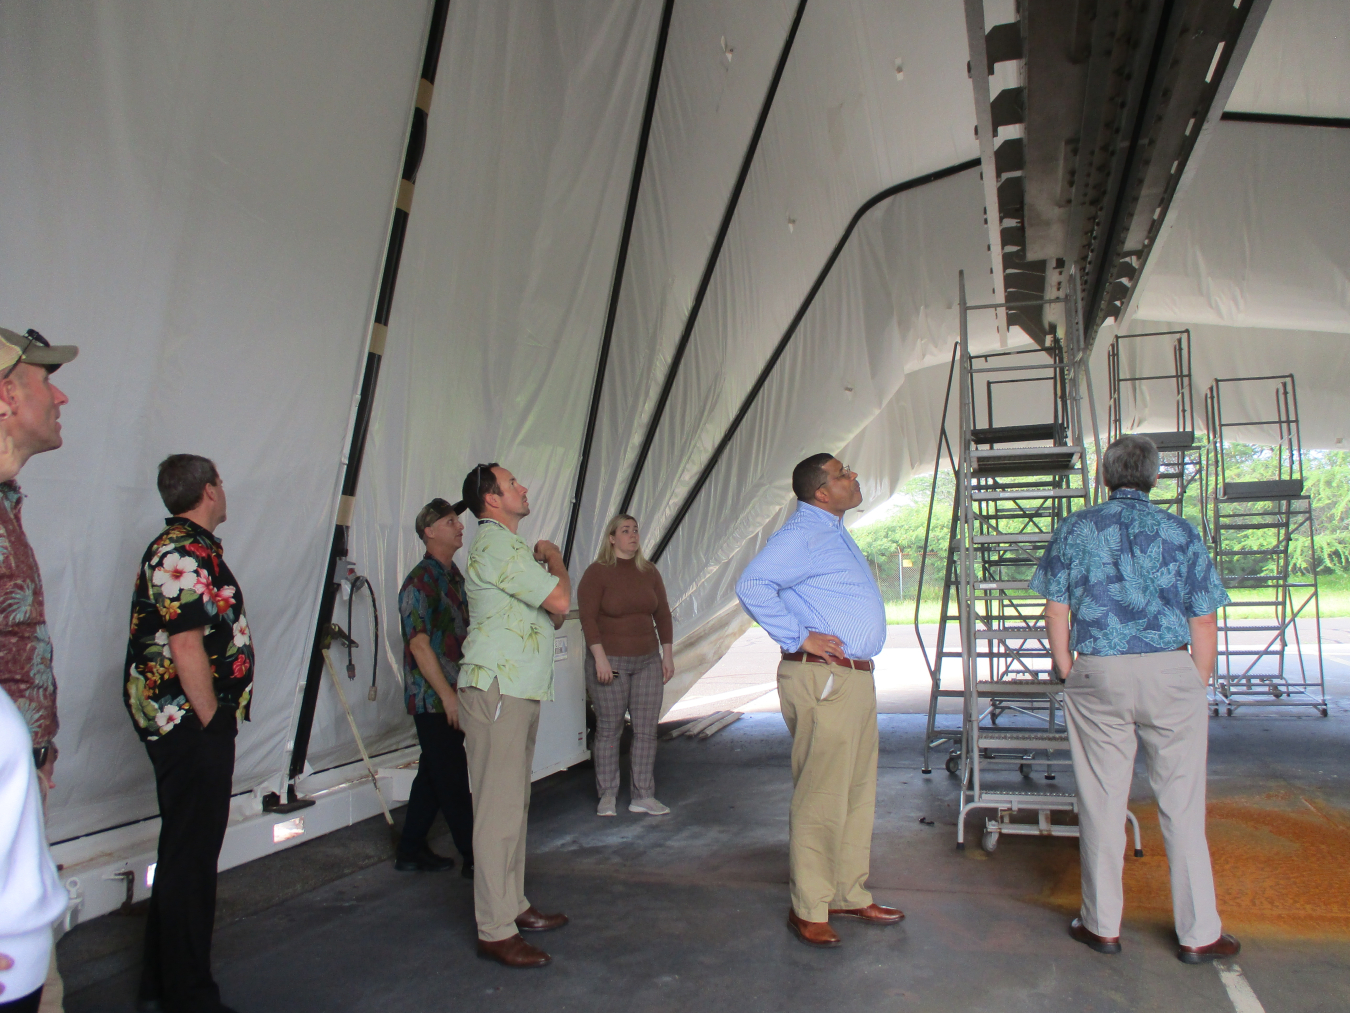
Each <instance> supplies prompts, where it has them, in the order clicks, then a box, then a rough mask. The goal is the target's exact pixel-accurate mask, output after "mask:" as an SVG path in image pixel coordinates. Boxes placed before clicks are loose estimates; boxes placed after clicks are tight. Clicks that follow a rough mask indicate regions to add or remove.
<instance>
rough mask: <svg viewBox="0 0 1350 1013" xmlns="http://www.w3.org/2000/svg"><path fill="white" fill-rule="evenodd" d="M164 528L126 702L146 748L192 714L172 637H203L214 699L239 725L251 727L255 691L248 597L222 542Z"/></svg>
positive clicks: (187, 524)
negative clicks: (176, 664)
mask: <svg viewBox="0 0 1350 1013" xmlns="http://www.w3.org/2000/svg"><path fill="white" fill-rule="evenodd" d="M165 523H166V524H167V525H168V527H166V528H165V529H164V531H163V532H161V533H160V536H159V537H158V538H156V539H155V540H154V541H153V542H151V543H150V547H149V548H148V549H146V550H145V555H144V556H143V557H142V558H141V568H140V572H139V573H138V574H137V575H136V594H135V597H134V598H133V599H132V602H131V636H130V638H129V640H128V642H127V664H126V673H127V676H126V687H125V693H124V702H125V703H126V705H127V711H128V712H130V714H131V720H132V721H134V722H135V724H136V731H137V733H138V734H139V735H140V737H141V738H142V739H143V740H145V741H147V742H149V741H153V740H155V739H158V738H162V737H163V736H164V735H166V734H168V733H169V732H170V731H172V730H173V729H174V727H176V726H177V724H178V723H179V722H180V721H182V720H183V719H184V718H185V717H187V715H188V714H189V713H191V712H192V704H191V703H189V702H188V698H187V695H186V694H185V693H184V692H183V687H182V686H181V685H180V684H179V682H178V672H177V670H176V669H175V668H174V664H173V656H172V654H171V653H170V651H169V636H170V634H174V633H185V632H187V631H188V630H196V629H200V630H201V631H202V645H203V647H205V649H206V657H207V659H208V660H209V661H210V663H211V671H212V673H213V674H214V676H215V689H216V699H217V700H218V701H219V703H220V706H221V707H223V708H229V709H231V710H233V711H234V712H235V715H236V716H237V718H238V719H239V720H240V721H246V720H248V708H249V700H250V698H251V696H252V690H253V638H252V637H251V636H250V634H249V629H248V619H247V618H246V617H245V616H244V595H243V592H242V591H240V590H239V582H238V581H236V580H235V579H234V574H232V573H231V572H230V568H229V567H228V566H226V565H225V556H224V551H223V549H222V548H221V544H220V540H219V539H217V538H216V537H215V535H213V534H211V532H209V531H207V530H206V529H205V528H204V527H202V526H201V525H199V524H194V523H193V522H192V521H190V520H188V519H187V518H185V517H170V518H168V519H167V520H166V521H165ZM192 720H194V721H195V720H197V718H196V715H193V717H192Z"/></svg>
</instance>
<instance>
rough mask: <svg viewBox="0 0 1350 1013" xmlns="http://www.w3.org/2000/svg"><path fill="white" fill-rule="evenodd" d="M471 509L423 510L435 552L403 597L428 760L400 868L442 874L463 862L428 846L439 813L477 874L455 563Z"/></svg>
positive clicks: (406, 674) (407, 687)
mask: <svg viewBox="0 0 1350 1013" xmlns="http://www.w3.org/2000/svg"><path fill="white" fill-rule="evenodd" d="M463 509H464V504H463V503H459V504H455V505H451V504H450V503H447V502H446V501H445V500H443V499H433V500H432V501H431V502H430V503H428V504H427V505H426V506H424V507H423V508H422V509H421V510H420V511H418V514H417V519H416V521H415V522H414V523H413V527H414V528H415V529H416V531H417V537H418V538H420V539H422V543H423V544H424V545H425V546H426V549H427V551H426V555H424V556H423V557H422V559H421V561H420V562H419V563H418V564H417V565H416V566H414V567H413V568H412V572H411V573H409V574H408V576H407V579H406V580H404V581H403V587H401V588H400V589H399V592H398V612H399V618H400V620H401V623H402V627H403V687H404V697H405V699H406V700H407V703H408V713H409V714H411V715H412V716H413V722H414V724H416V726H417V741H418V743H419V744H420V745H421V746H422V755H421V757H420V758H419V760H418V762H417V776H416V777H415V778H413V783H412V792H411V793H410V794H409V796H408V811H407V814H406V816H405V817H404V820H403V837H402V839H401V840H400V841H399V844H398V855H397V857H396V858H395V860H394V868H396V869H398V870H399V871H400V872H439V871H441V870H444V869H449V868H451V867H452V866H453V865H454V864H455V863H454V862H452V861H451V860H450V859H448V858H444V857H442V856H441V855H438V854H436V853H435V852H434V851H432V850H431V848H430V847H429V846H428V845H427V831H429V830H430V829H431V823H432V821H433V820H434V819H435V818H436V811H437V810H438V809H439V810H440V811H441V812H442V813H444V814H445V822H446V825H447V826H449V828H450V836H451V837H452V838H453V839H454V841H455V847H456V848H457V849H458V850H459V854H460V857H461V859H462V860H463V862H464V865H463V868H462V869H461V870H460V873H461V875H463V876H465V877H466V878H467V877H469V876H472V875H473V796H472V795H471V794H470V792H469V761H468V757H467V756H466V755H465V753H464V733H463V732H462V731H461V730H460V727H459V699H458V698H457V697H456V695H455V684H456V683H457V682H458V681H459V659H460V656H461V654H462V649H463V645H464V636H465V634H466V633H467V632H468V627H469V609H468V605H467V604H466V602H465V597H464V575H463V574H462V573H460V572H459V567H457V566H456V565H455V553H456V552H458V551H459V549H460V546H462V545H463V544H464V525H463V524H462V523H461V522H460V519H459V513H460V511H461V510H463Z"/></svg>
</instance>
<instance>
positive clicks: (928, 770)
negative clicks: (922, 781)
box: [919, 767, 933, 774]
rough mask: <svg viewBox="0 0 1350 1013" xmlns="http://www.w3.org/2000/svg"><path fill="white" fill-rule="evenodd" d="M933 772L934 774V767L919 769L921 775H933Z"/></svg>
mask: <svg viewBox="0 0 1350 1013" xmlns="http://www.w3.org/2000/svg"><path fill="white" fill-rule="evenodd" d="M932 772H933V768H932V767H920V768H919V773H920V774H931V773H932Z"/></svg>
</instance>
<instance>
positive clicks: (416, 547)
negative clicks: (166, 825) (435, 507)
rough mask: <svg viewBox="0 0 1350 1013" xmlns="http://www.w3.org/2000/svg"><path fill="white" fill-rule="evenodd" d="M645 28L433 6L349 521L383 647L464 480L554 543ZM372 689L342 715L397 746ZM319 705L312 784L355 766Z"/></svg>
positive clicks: (399, 725) (632, 20)
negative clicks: (401, 239) (499, 478)
mask: <svg viewBox="0 0 1350 1013" xmlns="http://www.w3.org/2000/svg"><path fill="white" fill-rule="evenodd" d="M659 20H660V7H659V5H656V4H631V3H627V2H625V0H588V2H587V3H585V4H578V3H575V2H572V0H558V2H557V3H538V2H534V0H515V2H500V3H493V4H484V5H471V4H451V6H450V21H449V24H448V25H447V26H446V33H445V46H444V49H443V50H442V54H441V68H442V69H441V72H440V76H439V82H438V85H437V94H438V99H437V105H436V107H435V109H434V111H433V114H432V116H431V118H430V124H429V130H428V137H427V151H426V155H425V158H424V161H423V168H422V171H421V174H420V175H419V177H418V185H417V193H416V196H415V198H414V205H413V213H412V216H411V219H410V225H409V231H408V237H407V239H406V241H405V244H404V253H403V267H402V271H401V272H400V281H399V289H398V296H397V299H396V300H395V304H394V306H395V308H394V313H393V316H392V318H391V320H390V328H389V341H388V345H387V346H386V354H385V362H384V365H383V367H382V376H381V386H380V391H379V395H378V399H377V401H376V409H375V411H376V415H375V419H374V424H373V426H372V429H371V434H370V438H369V442H368V443H367V447H366V466H365V469H364V474H363V480H362V483H361V487H360V490H359V494H358V499H357V509H356V514H355V517H354V523H353V531H354V537H355V544H354V546H353V550H352V551H353V558H354V559H355V561H356V562H357V564H358V566H359V567H360V568H361V570H362V571H363V572H365V573H369V574H370V575H371V576H372V577H374V578H375V579H376V583H377V587H378V588H379V592H380V598H381V608H382V610H383V612H384V618H385V623H384V635H385V637H386V638H387V641H388V642H389V643H392V644H394V645H396V647H397V645H398V644H399V628H398V615H397V593H398V587H399V584H400V583H401V582H402V579H403V577H404V575H405V574H406V573H407V572H408V570H409V569H411V568H412V566H413V564H414V563H416V561H417V560H418V559H420V558H421V556H422V547H421V543H420V542H419V541H418V539H417V536H416V534H415V533H414V531H413V529H412V519H413V517H414V516H415V515H416V513H417V511H418V509H419V508H420V507H421V506H422V504H424V503H426V502H427V501H428V500H430V499H432V498H433V497H435V496H443V497H445V498H446V499H449V500H451V501H454V500H457V499H459V496H460V487H461V483H462V482H463V480H464V475H465V473H466V472H467V471H468V470H469V469H470V468H471V467H472V466H473V465H474V463H476V462H478V461H484V462H486V461H501V462H502V463H503V464H504V465H505V466H506V467H508V468H510V469H511V470H512V471H513V472H514V473H515V474H516V475H517V476H519V478H520V480H521V481H522V482H523V483H524V484H525V486H526V487H527V488H528V489H529V490H530V491H529V499H530V504H531V508H532V515H531V516H530V518H529V519H528V520H526V521H525V523H524V524H523V525H522V527H521V533H522V535H523V536H525V537H527V538H528V539H530V540H531V541H533V540H535V539H538V538H548V539H550V540H552V541H554V542H559V543H560V542H561V541H562V538H563V528H564V525H565V524H566V521H567V508H568V503H569V501H570V496H571V485H572V482H573V481H574V480H575V474H576V472H575V464H576V454H577V448H578V447H579V446H580V443H581V432H582V428H583V426H584V425H585V419H586V409H587V394H588V392H589V390H590V386H591V379H592V376H593V374H594V369H595V357H596V352H597V349H598V347H599V339H600V332H601V329H602V327H603V324H604V316H605V309H606V305H607V300H608V296H609V285H610V280H611V272H612V269H613V263H614V251H615V249H616V247H617V246H618V241H619V231H620V229H621V227H622V224H623V212H624V201H625V197H626V194H627V189H628V180H629V175H630V173H631V169H632V164H633V153H634V151H635V150H636V147H637V136H638V128H639V127H640V125H641V121H642V102H643V98H644V95H645V91H646V81H647V74H648V72H649V70H650V67H651V58H652V51H653V47H654V45H655V41H656V31H657V27H658V24H659ZM464 519H465V521H466V522H467V523H468V531H467V532H466V534H465V544H466V545H467V544H468V543H469V542H470V541H471V540H472V538H473V533H474V531H475V530H476V525H475V524H474V522H473V518H472V515H471V514H465V516H464ZM355 625H356V628H357V630H361V629H363V628H364V627H363V626H362V620H357V621H356V624H355ZM358 639H359V637H358ZM363 650H364V647H363ZM368 658H369V655H364V660H361V659H358V662H357V663H358V666H359V669H360V671H361V672H365V671H366V670H367V666H368V665H369V660H368ZM381 663H382V664H384V665H388V664H389V659H388V658H384V659H381ZM385 685H387V686H391V687H392V688H391V690H390V692H389V693H388V696H387V699H382V700H380V701H377V702H378V704H379V706H378V709H376V708H371V707H369V706H368V705H367V704H366V703H365V702H364V701H363V702H362V704H361V706H360V708H359V709H358V712H359V714H360V715H361V716H360V723H361V727H362V729H363V734H369V735H370V736H371V738H370V740H369V745H370V747H371V748H372V749H380V748H387V747H388V746H389V745H391V744H394V743H395V742H396V741H400V740H406V739H408V738H409V737H410V736H411V734H412V725H411V722H410V721H409V720H408V719H407V718H406V716H404V717H403V719H402V720H398V715H399V714H400V713H402V710H403V701H402V696H401V694H399V693H398V690H397V687H398V685H399V683H398V677H397V676H395V675H393V674H392V673H390V674H389V679H388V681H387V682H386V683H385ZM320 700H321V701H322V702H323V706H324V707H325V708H327V709H328V712H329V715H331V716H328V717H326V718H325V716H324V715H321V719H320V720H317V721H316V722H315V728H316V730H317V729H319V728H327V729H329V730H330V731H329V732H327V733H325V734H324V735H323V737H322V739H320V738H318V737H317V736H316V740H315V742H314V743H313V745H312V747H311V757H312V760H311V762H312V764H313V765H314V767H315V768H316V769H317V768H321V767H322V766H326V765H328V764H331V763H335V762H341V761H343V760H347V759H352V758H354V754H353V750H352V744H351V739H350V735H349V734H344V729H343V728H341V727H340V726H339V725H338V721H340V720H344V719H343V718H342V717H341V713H340V711H336V712H335V711H333V710H332V708H334V707H336V706H337V704H336V703H335V701H333V700H332V699H331V698H329V697H326V696H321V697H320ZM334 718H335V719H336V720H335V719H334Z"/></svg>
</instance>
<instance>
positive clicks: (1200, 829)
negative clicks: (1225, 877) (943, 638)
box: [1064, 651, 1222, 946]
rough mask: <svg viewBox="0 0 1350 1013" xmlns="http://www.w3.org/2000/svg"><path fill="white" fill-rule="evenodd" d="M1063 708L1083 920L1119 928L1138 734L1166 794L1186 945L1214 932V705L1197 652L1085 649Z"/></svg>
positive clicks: (1108, 931) (1152, 778)
mask: <svg viewBox="0 0 1350 1013" xmlns="http://www.w3.org/2000/svg"><path fill="white" fill-rule="evenodd" d="M1064 714H1065V723H1066V724H1067V725H1068V729H1069V745H1070V748H1071V749H1072V752H1073V776H1074V780H1075V781H1076V782H1077V786H1078V805H1079V816H1078V825H1079V841H1078V851H1079V855H1080V856H1081V861H1082V866H1083V907H1082V918H1083V925H1084V926H1085V927H1086V928H1087V929H1088V931H1089V932H1095V933H1096V934H1097V935H1099V936H1107V937H1113V936H1118V935H1120V918H1121V911H1122V909H1123V907H1124V895H1123V892H1122V890H1121V882H1120V877H1121V872H1122V870H1123V867H1124V864H1125V810H1126V806H1127V805H1128V803H1129V798H1130V782H1131V780H1132V779H1133V778H1134V754H1135V748H1136V742H1139V743H1142V744H1143V746H1144V759H1145V761H1146V762H1147V764H1148V779H1149V785H1150V786H1151V787H1152V789H1153V794H1154V796H1155V797H1156V798H1157V800H1158V817H1159V820H1160V821H1161V823H1162V833H1163V842H1164V844H1165V845H1166V847H1167V865H1168V868H1169V870H1170V872H1171V876H1172V916H1173V919H1174V921H1175V923H1176V930H1177V938H1178V939H1180V941H1181V944H1182V945H1183V946H1205V945H1208V944H1209V943H1212V942H1214V941H1215V940H1216V939H1218V938H1219V934H1220V932H1221V931H1222V925H1221V923H1220V921H1219V912H1218V909H1217V908H1216V907H1215V903H1214V873H1213V871H1212V869H1211V868H1210V861H1209V843H1208V842H1207V841H1206V839H1205V763H1206V759H1207V754H1208V749H1209V707H1208V704H1207V702H1206V699H1205V684H1204V683H1203V682H1202V681H1201V679H1200V675H1199V673H1198V672H1197V671H1196V669H1195V665H1194V663H1193V662H1192V661H1191V656H1190V654H1189V653H1188V652H1186V651H1161V652H1158V653H1156V654H1123V655H1118V656H1116V657H1107V658H1099V657H1090V656H1087V655H1082V654H1080V655H1079V656H1078V659H1077V660H1076V661H1075V662H1074V666H1073V670H1072V671H1071V672H1070V673H1069V678H1068V680H1067V681H1066V682H1065V685H1064Z"/></svg>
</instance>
